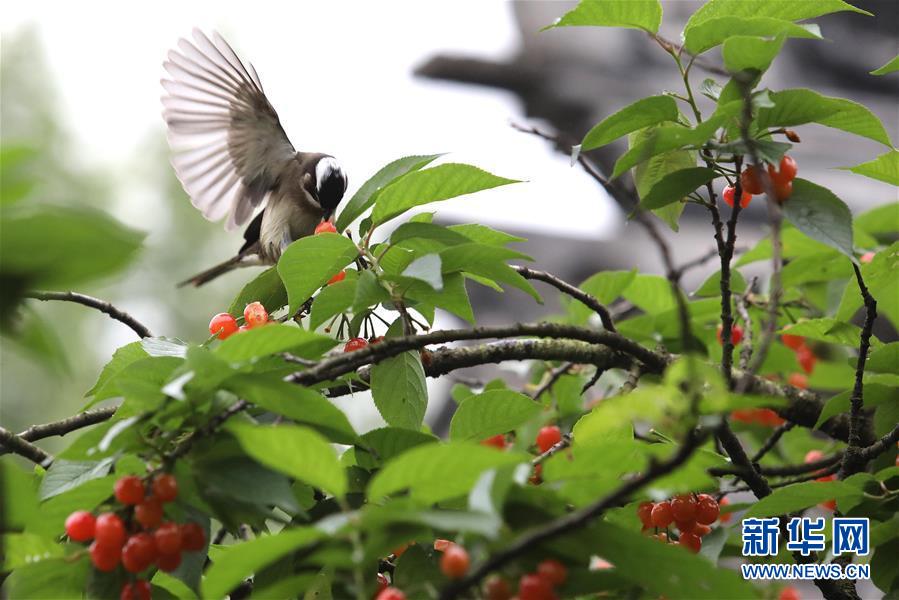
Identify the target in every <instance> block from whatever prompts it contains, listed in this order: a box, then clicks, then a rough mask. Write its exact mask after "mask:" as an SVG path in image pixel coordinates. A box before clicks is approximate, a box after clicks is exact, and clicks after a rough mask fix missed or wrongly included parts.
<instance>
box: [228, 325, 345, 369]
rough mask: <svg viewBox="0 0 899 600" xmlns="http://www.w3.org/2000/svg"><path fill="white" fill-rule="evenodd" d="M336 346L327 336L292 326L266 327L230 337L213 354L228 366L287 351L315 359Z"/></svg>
mask: <svg viewBox="0 0 899 600" xmlns="http://www.w3.org/2000/svg"><path fill="white" fill-rule="evenodd" d="M336 344H337V341H336V340H334V339H333V338H330V337H328V336H324V335H318V334H317V333H312V332H309V331H306V330H305V329H300V328H299V327H294V326H292V325H284V324H281V323H270V324H268V325H265V326H263V327H257V328H254V329H250V330H248V331H242V332H240V333H237V334H235V335H232V336H231V337H229V338H228V339H226V340H225V341H224V342H222V343H221V344H220V345H219V347H218V348H216V349H215V354H216V356H218V357H219V358H221V359H224V360H226V361H228V362H232V363H236V362H243V361H246V360H250V359H253V358H259V357H261V356H268V355H270V354H276V353H278V352H287V351H290V352H291V353H293V354H296V355H298V356H301V357H303V358H310V359H311V358H319V357H320V356H321V355H322V354H323V353H324V352H326V351H327V350H330V349H331V348H333V347H334V346H335V345H336Z"/></svg>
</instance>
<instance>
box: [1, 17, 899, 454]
mask: <svg viewBox="0 0 899 600" xmlns="http://www.w3.org/2000/svg"><path fill="white" fill-rule="evenodd" d="M663 4H664V8H665V17H664V22H663V30H662V33H663V35H665V36H666V37H668V38H669V39H674V40H677V39H678V38H679V33H680V31H681V29H682V27H683V25H684V23H685V22H686V19H687V17H688V16H689V14H690V13H691V12H692V11H694V10H695V9H696V8H697V7H698V5H699V4H701V2H693V1H688V0H681V1H666V2H663ZM855 4H856V5H858V6H860V7H863V8H865V9H868V10H870V11H871V12H873V13H875V15H876V17H874V18H871V17H865V16H862V15H857V14H850V13H839V14H836V15H831V16H829V17H825V18H821V19H818V20H816V22H818V23H819V24H820V25H821V29H822V32H823V34H824V36H825V37H826V38H828V39H829V40H830V41H829V42H812V41H805V40H789V41H788V42H787V49H786V51H785V54H784V55H783V56H781V57H780V58H778V60H777V61H776V62H775V65H774V67H773V69H772V70H771V71H770V72H769V73H768V74H767V75H766V78H765V84H766V85H768V86H770V87H771V88H773V89H780V88H787V87H802V86H814V87H816V89H818V90H819V91H821V92H823V93H825V94H829V95H834V96H841V97H845V98H849V99H853V100H856V101H860V102H863V103H865V104H866V105H867V106H868V107H869V108H871V109H872V110H873V111H874V112H875V113H876V114H877V115H878V116H879V117H880V118H881V119H882V120H883V122H884V124H885V126H886V127H887V130H888V131H889V132H890V135H891V137H892V138H893V139H894V140H896V139H899V108H897V107H899V104H897V102H896V100H897V91H899V85H897V81H899V79H897V78H896V77H895V76H892V77H891V76H888V77H879V78H878V77H872V76H869V75H867V73H868V71H870V70H872V69H874V68H876V67H878V66H880V65H881V64H883V63H885V62H886V61H887V60H889V59H890V58H892V57H893V56H894V55H895V54H896V50H897V39H899V35H897V34H899V31H897V28H899V3H896V2H894V1H893V0H883V1H876V2H875V1H856V2H855ZM573 5H574V3H569V2H539V1H529V2H519V3H505V2H484V1H483V0H477V1H475V0H472V1H459V2H452V3H431V2H415V1H410V2H399V1H387V0H384V1H381V2H368V3H362V2H358V3H349V2H347V3H343V2H315V3H310V2H299V3H289V4H287V3H274V2H254V3H252V4H248V3H246V2H240V3H238V2H222V1H216V2H211V1H201V2H190V3H184V2H178V3H176V2H172V1H167V2H155V3H152V4H149V3H148V4H133V3H111V2H96V3H88V4H85V3H67V2H18V3H7V4H6V5H4V7H3V19H2V26H0V27H2V29H0V36H2V49H0V50H2V63H0V88H2V98H0V102H2V106H0V109H2V114H0V118H2V121H0V129H2V145H3V147H4V148H9V147H11V146H23V147H27V148H30V149H32V150H33V151H34V153H35V154H34V158H33V160H32V161H31V162H30V163H29V169H31V170H32V174H33V176H34V180H35V181H36V182H37V185H36V186H35V187H34V188H33V189H32V190H31V191H30V192H29V194H30V197H29V198H27V199H26V200H25V201H27V202H52V203H56V204H61V205H68V206H82V205H89V206H93V207H96V208H99V209H101V210H104V211H108V212H110V213H111V214H113V215H114V216H115V217H116V218H118V219H120V220H121V221H122V222H123V223H125V224H127V225H129V226H131V227H133V228H135V229H138V230H140V231H143V232H145V233H146V234H147V237H146V239H145V241H144V245H143V249H142V250H141V252H140V255H139V258H138V259H137V261H136V262H134V263H133V264H132V266H131V267H130V268H128V269H127V270H126V271H124V272H123V273H122V274H121V275H119V276H116V277H114V278H107V279H106V280H102V281H97V282H94V283H92V284H90V285H87V286H82V287H80V288H79V290H78V291H81V292H84V293H88V294H91V295H95V296H99V297H101V298H104V299H107V300H110V301H111V302H113V303H114V304H115V305H117V306H118V307H120V308H122V309H124V310H126V311H128V312H130V313H131V314H133V315H134V316H135V317H137V318H138V319H139V320H141V321H142V322H144V323H145V324H146V325H147V326H148V327H149V328H150V329H151V330H152V331H153V332H154V333H156V334H157V335H169V336H175V335H177V336H179V337H182V338H185V339H187V340H190V341H194V342H199V341H202V340H204V339H205V337H206V332H207V329H206V328H207V323H208V319H209V317H210V316H211V315H212V314H214V313H217V312H220V311H223V310H225V309H227V307H228V305H229V304H230V302H231V300H232V299H233V298H234V296H235V295H236V293H237V291H238V290H239V289H240V288H241V287H242V285H243V284H244V283H246V282H247V281H248V280H249V279H250V277H251V273H250V272H247V271H244V272H237V273H232V274H230V275H228V276H225V277H222V278H221V279H219V280H217V281H215V282H214V283H212V284H209V285H208V286H206V287H204V288H201V289H187V288H184V289H177V288H175V285H174V283H175V282H176V281H180V280H182V279H184V278H185V277H187V276H189V275H192V274H193V273H194V272H196V271H198V270H200V269H202V268H205V267H207V266H209V265H211V264H212V263H215V262H218V261H220V260H222V259H224V258H225V257H228V256H230V255H231V254H233V252H234V251H235V250H236V249H237V248H238V247H239V246H240V243H241V238H240V235H239V234H237V233H234V234H227V233H225V231H224V230H223V227H222V226H221V224H217V223H210V222H207V221H205V220H204V219H203V218H202V216H201V215H200V214H199V212H197V211H195V210H194V209H193V208H192V207H191V205H190V203H189V202H188V200H187V198H186V196H185V195H184V193H183V191H182V190H181V188H180V185H179V184H178V182H177V180H176V179H175V177H174V175H173V172H172V170H171V168H170V167H169V164H168V147H167V144H166V141H165V136H164V131H163V122H162V118H161V116H160V113H161V105H160V103H159V96H160V92H161V91H162V90H161V87H160V85H159V79H160V78H161V77H163V76H164V71H163V69H162V66H161V65H162V62H163V60H164V59H165V56H166V53H167V51H168V49H170V48H172V47H174V46H175V44H176V42H177V40H178V38H179V37H185V36H189V35H190V32H191V29H192V28H193V27H200V28H202V29H204V30H206V31H210V30H212V29H216V30H218V31H219V32H221V33H222V34H223V35H224V36H225V38H226V39H228V40H229V42H230V43H231V45H232V46H233V47H234V49H235V50H236V51H237V53H238V54H239V55H240V56H241V57H242V58H243V59H244V60H245V61H250V62H252V63H253V65H254V66H255V67H256V69H257V71H258V73H259V75H260V77H261V80H262V83H263V85H264V86H265V89H266V92H267V95H268V97H269V100H270V101H271V102H272V104H273V105H274V107H275V108H276V110H277V111H278V113H279V115H280V117H281V121H282V123H283V125H284V128H285V130H286V131H287V134H288V136H289V137H290V138H291V140H292V142H293V143H294V145H295V146H296V147H297V148H299V149H304V150H313V151H323V152H328V153H331V154H334V155H335V156H337V157H338V158H339V159H340V160H341V162H342V163H343V165H344V168H345V170H346V171H347V173H348V174H349V178H350V190H349V193H350V194H351V193H352V192H353V191H354V190H355V189H356V188H357V187H358V186H359V185H360V184H361V183H362V182H363V181H365V180H366V179H367V178H368V177H369V176H370V175H371V174H373V173H374V172H375V171H376V170H377V169H378V168H380V167H381V166H382V165H384V164H386V163H387V162H389V161H391V160H393V159H395V158H397V157H400V156H404V155H409V154H427V153H434V152H447V153H449V155H448V156H447V157H446V159H444V160H451V161H459V162H470V163H473V164H476V165H478V166H480V167H482V168H485V169H487V170H489V171H492V172H494V173H496V174H499V175H502V176H506V177H513V178H517V179H522V180H524V181H525V183H522V184H519V185H515V186H506V187H502V188H499V189H497V190H491V191H488V192H484V193H479V194H477V195H476V196H472V197H471V198H462V199H458V200H455V201H451V202H449V203H446V204H443V205H439V207H438V220H439V221H441V222H445V223H452V222H480V223H485V224H488V225H491V226H493V227H496V228H499V229H503V230H505V231H508V232H510V233H516V234H519V235H522V236H523V237H527V238H528V239H529V242H528V243H526V244H523V245H522V250H523V251H524V252H527V253H529V254H530V255H531V256H533V257H534V258H535V264H536V265H537V266H539V268H543V269H546V270H549V271H552V272H554V273H556V274H558V275H559V276H561V277H563V278H565V279H567V280H569V281H572V282H575V283H576V282H579V281H581V280H583V279H584V278H586V277H587V276H589V275H591V274H592V273H595V272H596V271H599V270H603V269H631V268H634V267H639V268H640V269H641V270H646V271H649V272H660V267H659V261H658V257H657V256H656V252H655V249H654V247H653V246H651V245H650V243H649V242H648V240H647V239H646V237H645V236H644V234H643V232H642V230H641V229H640V228H638V227H636V226H633V225H628V224H627V223H626V220H625V219H624V216H623V215H622V214H621V213H620V212H619V211H618V210H617V208H616V207H615V206H614V203H613V202H612V201H611V200H610V199H609V198H608V197H607V196H606V195H605V194H604V192H602V191H601V190H599V189H598V188H597V187H596V185H595V184H594V183H593V181H592V180H591V179H589V178H588V177H587V176H586V175H584V174H583V172H582V171H581V170H580V169H579V168H572V167H571V166H570V161H569V158H568V157H567V156H564V155H562V154H560V153H558V152H556V151H555V150H554V149H553V148H552V147H551V146H550V145H549V144H547V143H545V142H543V141H541V140H539V139H537V138H535V137H533V136H529V135H524V134H521V133H519V132H516V131H514V130H513V129H512V128H511V127H509V123H510V121H514V122H520V123H524V122H531V123H535V124H538V125H540V126H543V127H546V128H547V129H549V130H558V131H560V132H562V133H563V134H565V135H566V136H570V137H572V138H573V139H580V138H581V137H582V136H583V134H584V133H585V132H586V131H587V130H588V129H589V128H590V127H591V126H592V125H593V124H595V123H596V122H598V121H599V120H601V119H602V118H603V117H605V116H607V115H609V114H611V113H612V112H614V111H616V110H618V109H619V108H621V107H623V106H625V105H627V104H629V103H631V102H632V101H634V100H635V99H637V98H639V97H642V96H643V95H647V94H650V93H657V92H658V91H659V90H660V89H672V90H674V89H678V90H679V89H680V83H679V81H678V79H677V77H676V70H675V69H674V68H673V66H672V65H671V64H670V57H668V56H667V55H665V54H664V53H663V52H662V51H661V50H660V49H659V48H658V47H657V46H656V45H655V44H654V43H653V42H652V41H651V40H649V39H648V38H647V37H646V36H645V35H642V34H640V33H638V32H636V31H615V30H610V29H597V28H577V29H573V28H566V29H564V30H550V31H546V32H543V33H540V32H539V29H540V28H541V27H543V26H545V25H547V24H549V23H551V22H552V21H553V20H554V19H555V18H556V17H558V16H560V15H562V14H563V13H564V12H566V11H567V10H568V9H569V8H571V7H572V6H573ZM711 56H713V57H715V58H716V59H717V53H716V52H713V53H711ZM705 76H706V75H705V74H704V73H701V72H700V71H698V70H696V71H695V76H694V77H695V79H694V84H695V85H696V84H698V83H699V82H700V81H701V79H702V78H703V77H705ZM799 131H800V135H801V136H802V139H803V142H802V144H801V145H800V146H799V147H797V148H796V149H795V151H794V152H793V155H794V156H795V157H796V158H797V160H798V161H799V165H800V170H801V175H802V176H803V177H806V178H809V179H813V180H816V181H817V182H819V183H820V184H822V185H825V186H827V187H830V188H831V189H832V190H834V191H835V192H836V193H837V194H838V195H839V196H840V197H841V198H843V199H844V200H845V201H846V202H847V203H848V204H849V205H850V207H851V208H852V209H853V210H854V211H856V212H858V211H861V210H863V209H865V208H870V207H871V206H874V205H877V204H882V203H884V202H887V201H891V200H895V199H896V190H895V189H894V188H892V187H891V186H888V185H887V184H880V183H878V182H876V181H873V180H870V179H867V178H863V177H858V176H855V175H852V174H849V173H847V172H844V171H839V170H835V169H834V168H835V167H840V166H847V165H855V164H858V163H861V162H865V161H868V160H870V159H872V158H874V157H875V156H877V155H878V154H880V153H882V152H883V148H881V147H878V146H877V145H876V144H875V143H874V142H871V141H869V140H864V139H861V138H858V137H854V136H851V135H848V134H843V133H840V132H837V131H835V130H830V129H826V128H823V127H818V126H806V127H802V128H799ZM621 149H622V148H621V146H612V147H610V148H609V149H608V150H606V151H604V152H602V153H598V154H597V155H596V156H595V157H594V158H595V159H596V160H597V161H598V162H599V163H600V164H603V165H606V166H607V165H609V164H610V161H611V160H613V159H614V157H615V156H616V155H617V153H619V152H620V151H621ZM719 191H720V190H719ZM692 208H695V207H692V206H690V207H688V209H687V210H686V212H685V214H684V217H683V219H682V221H681V234H680V235H678V236H677V238H676V240H677V241H676V244H675V245H674V250H675V258H676V259H677V260H678V261H679V262H685V261H687V260H690V259H693V258H696V257H698V256H701V255H703V254H705V253H707V252H708V251H709V250H710V249H711V248H712V246H713V240H712V236H711V228H710V226H709V224H708V216H707V214H706V213H705V211H699V210H691V209H692ZM763 217H764V211H763V207H762V203H759V202H756V203H753V204H752V205H751V206H750V208H749V210H748V212H747V213H745V222H744V224H743V225H742V226H741V229H740V243H741V244H744V245H749V244H751V243H752V242H754V241H755V240H757V239H758V238H760V237H761V236H763V235H764V233H765V230H764V222H763ZM0 234H2V232H0ZM714 270H716V269H715V267H714V266H713V265H711V264H709V265H707V266H706V267H705V268H704V269H697V270H694V271H691V272H690V273H689V274H688V276H687V278H686V281H685V284H686V287H687V289H688V290H692V289H695V287H697V286H698V285H699V283H701V281H702V280H704V278H705V277H706V276H707V275H708V274H709V273H710V272H712V271H714ZM538 287H539V289H540V291H541V293H543V294H544V295H545V296H546V300H547V305H546V306H544V307H540V306H537V305H535V304H534V303H533V301H532V300H531V299H529V298H528V297H527V296H525V295H523V294H521V293H519V292H517V291H507V292H506V293H505V294H502V295H499V294H496V293H494V292H491V291H488V290H485V289H483V288H481V289H474V288H473V287H472V288H471V289H470V291H471V292H472V304H473V305H474V308H475V314H476V316H477V317H478V318H479V320H480V321H482V322H484V323H485V324H491V323H498V322H508V321H509V320H516V321H526V320H531V319H534V318H537V317H538V316H540V315H545V314H547V313H551V312H552V311H553V310H555V309H556V308H557V307H558V304H557V302H556V296H555V293H554V292H552V291H551V290H549V289H547V288H545V287H542V286H539V285H538ZM37 304H39V303H36V302H29V305H30V306H33V309H34V310H35V311H36V312H37V313H38V314H39V315H40V316H41V317H43V318H44V319H45V321H46V323H47V324H48V325H49V326H50V329H52V330H54V331H55V334H56V336H58V337H59V343H60V344H61V347H62V349H63V352H62V353H61V354H56V355H49V354H41V355H39V358H35V355H32V354H30V353H29V351H28V350H27V349H26V348H24V347H22V346H19V345H17V344H16V343H15V342H13V341H11V340H10V339H9V338H7V337H4V338H3V339H2V347H0V369H2V370H0V423H2V425H3V426H4V427H6V428H8V429H11V430H13V431H20V430H22V429H23V428H25V427H26V426H27V425H29V424H32V423H38V422H46V421H50V420H54V419H57V418H61V417H64V416H67V415H69V414H72V413H74V412H76V411H77V410H78V409H79V407H81V406H82V405H83V404H84V402H85V399H84V398H83V397H82V395H83V392H84V391H86V390H87V389H89V388H90V387H91V385H92V384H93V382H94V381H95V379H96V376H97V374H98V373H99V370H100V368H101V367H102V365H103V364H105V363H106V362H107V361H108V360H109V358H110V357H111V355H112V353H113V351H114V350H115V349H116V348H117V347H119V346H121V345H123V344H125V343H128V342H130V341H132V340H133V339H134V335H133V332H131V331H130V330H128V329H127V328H125V327H124V326H122V325H120V324H117V323H114V322H112V321H110V320H109V319H108V318H107V317H106V316H104V315H101V314H99V313H97V312H96V311H93V310H89V309H85V308H83V307H79V306H75V305H71V304H67V303H54V304H40V305H37ZM442 319H443V320H442V321H440V322H439V323H438V326H451V325H453V324H454V322H453V321H452V319H451V318H450V317H442ZM510 367H514V366H510ZM479 376H483V377H486V376H487V375H486V374H480V375H479ZM446 397H447V390H446V388H445V387H441V388H439V389H438V388H434V389H433V390H432V412H431V422H432V423H433V424H437V425H438V426H439V421H440V419H439V414H440V412H441V411H440V407H441V405H442V404H443V403H444V400H445V398H446ZM341 404H342V406H344V407H347V406H349V405H350V404H353V405H354V406H355V407H357V408H355V409H353V410H352V411H351V417H352V419H353V421H354V423H355V424H356V425H357V426H358V427H359V428H360V429H363V430H366V429H370V428H372V427H374V426H376V425H377V424H378V419H379V417H378V416H377V413H376V412H375V411H374V409H373V407H372V406H371V403H369V402H366V403H360V402H359V401H358V399H356V400H355V401H354V400H353V399H346V400H344V401H341ZM358 407H362V408H358ZM435 420H436V421H435ZM438 428H439V427H438ZM58 443H60V441H59V440H52V439H51V440H47V441H46V443H42V445H44V446H45V447H46V448H47V449H48V450H50V451H53V449H54V448H55V444H58Z"/></svg>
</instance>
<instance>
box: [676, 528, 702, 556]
mask: <svg viewBox="0 0 899 600" xmlns="http://www.w3.org/2000/svg"><path fill="white" fill-rule="evenodd" d="M677 543H678V545H680V546H683V547H684V548H687V549H688V550H690V552H692V553H693V554H696V553H698V552H699V550H700V549H701V548H702V539H700V537H699V536H698V535H696V534H695V533H682V534H681V536H680V539H679V540H678V542H677Z"/></svg>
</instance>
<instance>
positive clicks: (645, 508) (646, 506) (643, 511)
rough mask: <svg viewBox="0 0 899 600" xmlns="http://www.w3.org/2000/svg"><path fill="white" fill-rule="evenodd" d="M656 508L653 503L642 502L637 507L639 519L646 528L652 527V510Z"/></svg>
mask: <svg viewBox="0 0 899 600" xmlns="http://www.w3.org/2000/svg"><path fill="white" fill-rule="evenodd" d="M654 506H655V504H653V503H652V502H641V503H640V506H638V507H637V517H638V518H639V519H640V522H641V523H643V526H644V527H651V526H652V508H653V507H654Z"/></svg>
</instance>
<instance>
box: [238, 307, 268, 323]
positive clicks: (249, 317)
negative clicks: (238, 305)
mask: <svg viewBox="0 0 899 600" xmlns="http://www.w3.org/2000/svg"><path fill="white" fill-rule="evenodd" d="M243 320H244V323H245V324H247V325H249V326H250V327H258V326H260V325H265V324H266V323H268V311H267V310H265V307H264V306H262V303H261V302H250V303H249V304H247V307H246V308H245V309H243Z"/></svg>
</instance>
